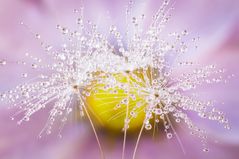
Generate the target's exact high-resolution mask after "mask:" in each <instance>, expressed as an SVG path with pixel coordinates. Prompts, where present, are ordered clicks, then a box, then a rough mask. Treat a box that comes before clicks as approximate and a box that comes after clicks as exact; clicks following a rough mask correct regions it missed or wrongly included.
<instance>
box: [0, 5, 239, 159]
mask: <svg viewBox="0 0 239 159" xmlns="http://www.w3.org/2000/svg"><path fill="white" fill-rule="evenodd" d="M175 2H176V4H175V10H173V11H172V13H173V17H172V20H171V21H170V23H169V25H168V27H167V30H171V31H181V30H183V29H187V30H188V31H189V32H190V33H191V35H190V36H191V37H194V36H195V37H197V36H198V35H199V36H200V38H201V39H200V41H199V42H198V45H199V49H198V50H193V51H191V52H190V53H189V54H188V55H187V57H186V58H189V59H197V61H198V62H199V63H201V64H211V63H213V64H217V65H218V66H219V67H222V68H225V69H226V70H227V72H226V74H225V78H226V77H227V75H230V74H235V77H234V78H232V79H230V80H229V82H228V84H218V85H215V86H214V85H213V86H211V87H205V89H203V92H202V96H205V97H207V98H211V99H215V100H217V101H218V103H222V102H224V104H218V105H217V107H219V108H220V109H221V110H223V111H224V112H225V113H226V115H227V117H228V118H229V121H230V123H231V127H232V130H230V131H227V130H224V129H223V128H222V126H221V125H219V124H217V123H214V122H210V121H206V120H205V121H203V120H198V121H197V120H196V122H197V123H198V125H200V126H202V127H204V128H206V130H207V131H208V133H209V139H208V141H209V145H210V151H209V153H203V152H202V150H201V143H200V141H198V139H197V137H193V136H190V135H189V131H188V130H187V129H185V128H184V127H182V128H181V129H180V128H179V129H178V130H177V132H178V133H179V135H180V136H181V139H182V141H183V145H184V146H185V149H186V154H185V155H184V154H183V153H182V151H181V149H180V147H179V145H178V143H177V141H176V139H172V140H166V139H164V134H162V135H161V136H163V137H160V139H157V141H156V142H155V141H153V140H152V138H151V137H148V136H144V137H142V140H141V142H140V146H139V150H138V153H137V159H172V158H178V159H215V158H216V159H237V158H238V156H239V124H238V121H239V107H238V106H239V105H238V104H239V98H238V94H239V79H238V73H239V69H238V68H239V9H238V6H239V1H238V0H227V1H226V0H210V1H209V0H200V1H192V0H175ZM160 4H161V1H158V0H154V1H153V0H152V1H146V0H145V1H143V0H139V1H136V4H135V6H134V10H135V14H138V13H140V12H144V13H145V14H146V18H148V19H150V18H151V16H152V14H153V13H155V12H156V10H157V9H158V8H159V6H160ZM125 5H126V1H119V0H118V1H116V0H101V1H100V0H85V2H84V7H85V15H86V17H88V18H89V19H91V20H92V21H94V22H96V23H98V25H99V27H100V29H101V31H102V32H104V31H106V30H105V29H104V28H105V27H108V26H109V25H111V22H113V23H114V24H116V25H117V26H118V27H119V29H120V30H124V26H125V21H124V20H125V17H124V15H125ZM80 6H81V2H80V1H77V0H51V1H50V0H49V1H48V0H21V1H19V0H0V59H7V60H8V61H9V62H8V65H6V66H5V67H0V91H4V90H7V89H10V88H12V87H14V86H16V85H17V84H19V83H20V82H22V81H24V80H23V79H21V78H20V77H19V76H20V75H21V73H22V72H24V71H28V70H30V69H29V68H25V67H19V66H17V65H15V64H14V63H13V62H11V61H16V60H21V59H24V57H23V55H24V54H25V52H26V51H29V52H30V53H31V54H33V55H34V56H38V57H42V58H45V59H46V56H45V55H44V52H43V51H42V50H41V49H40V46H39V44H38V42H37V41H36V40H34V38H33V37H32V36H31V35H30V34H29V31H27V30H26V29H24V28H23V27H22V26H20V25H19V24H18V23H19V22H20V21H21V20H23V21H24V22H26V23H27V24H28V25H29V26H30V27H31V28H32V30H34V32H39V33H40V34H41V36H42V38H43V39H44V40H45V41H47V42H50V43H52V44H55V45H58V44H61V38H60V34H59V33H57V31H56V29H55V27H56V24H58V23H59V24H64V25H66V26H69V28H71V27H74V26H75V20H76V16H75V15H74V14H73V13H72V10H73V9H74V8H80ZM107 13H108V14H109V15H110V16H109V17H111V19H110V18H108V19H107V18H106V19H104V18H102V17H104V16H106V15H107ZM33 75H34V73H32V76H33ZM13 113H14V110H9V109H7V106H6V105H3V104H1V105H0V159H79V158H87V159H92V158H100V156H99V150H98V146H97V144H96V140H95V138H94V135H93V132H92V130H91V129H90V128H89V127H88V126H87V125H88V123H77V122H71V124H69V125H67V126H66V127H65V129H64V130H63V138H62V139H57V137H56V136H57V132H56V133H55V134H53V135H51V136H47V137H44V138H43V139H41V140H38V139H37V136H38V133H39V132H40V131H41V129H42V128H43V126H44V123H45V120H46V117H47V112H46V111H45V112H40V113H38V114H37V115H34V116H33V118H32V120H31V121H30V122H28V123H25V124H23V125H21V126H17V124H16V121H11V120H10V116H11V115H12V114H13ZM72 121H73V119H72ZM100 136H101V140H102V141H103V142H102V143H103V147H104V150H105V153H106V158H107V159H118V158H121V151H122V148H121V147H122V139H117V140H116V139H114V138H110V137H107V136H103V135H102V134H100ZM215 140H217V143H215ZM134 142H135V141H134ZM134 142H131V141H130V140H129V141H128V142H127V151H126V157H127V158H131V156H132V149H133V146H134Z"/></svg>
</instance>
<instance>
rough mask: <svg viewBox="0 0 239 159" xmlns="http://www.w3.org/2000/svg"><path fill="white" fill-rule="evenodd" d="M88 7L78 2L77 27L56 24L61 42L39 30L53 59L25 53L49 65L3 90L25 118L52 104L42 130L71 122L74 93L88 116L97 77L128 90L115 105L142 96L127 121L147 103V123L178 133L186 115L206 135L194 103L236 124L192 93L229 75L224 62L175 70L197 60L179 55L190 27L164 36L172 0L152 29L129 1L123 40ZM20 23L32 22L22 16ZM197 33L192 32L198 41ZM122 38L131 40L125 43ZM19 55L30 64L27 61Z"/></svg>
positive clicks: (107, 86) (201, 111) (36, 63)
mask: <svg viewBox="0 0 239 159" xmlns="http://www.w3.org/2000/svg"><path fill="white" fill-rule="evenodd" d="M129 6H130V5H129ZM82 10H83V9H82ZM82 10H79V11H78V10H75V12H76V13H77V14H78V13H79V18H78V19H77V25H78V29H77V30H70V29H69V28H67V27H64V26H61V25H57V27H56V28H57V29H58V30H59V31H60V32H61V34H62V35H63V36H64V38H65V40H66V43H64V44H63V45H62V46H61V48H60V49H59V47H55V46H52V45H49V44H47V43H45V42H43V41H42V40H41V38H42V37H41V36H40V34H34V36H35V38H36V39H37V40H39V41H40V44H41V46H42V47H43V49H44V51H45V52H46V53H47V56H49V57H51V60H52V61H51V63H46V62H44V61H43V60H42V59H40V58H36V57H33V56H31V55H30V54H29V53H26V57H29V58H31V59H32V63H31V64H30V66H31V67H32V69H34V70H37V69H38V70H42V71H45V72H46V73H45V74H44V73H43V74H42V73H41V74H39V75H38V76H36V77H34V78H33V79H29V80H28V81H27V82H26V83H24V84H20V85H18V86H17V87H16V88H14V89H12V90H9V91H6V92H5V93H1V94H0V99H1V100H2V101H5V102H7V103H10V104H13V105H14V106H16V107H18V108H19V109H20V111H19V112H17V113H16V114H15V115H18V114H23V118H22V119H21V120H19V121H18V123H19V124H21V122H22V121H29V119H30V117H31V116H32V115H33V114H34V113H36V112H38V111H39V110H41V109H44V108H46V107H51V110H50V115H49V118H48V121H47V123H46V126H45V127H44V129H43V131H42V132H45V133H47V134H50V133H51V131H52V127H53V124H54V123H55V121H56V119H59V118H60V121H61V122H62V125H64V124H65V122H66V121H67V118H68V116H69V114H70V113H71V112H72V110H73V108H72V107H73V104H72V103H73V102H72V101H73V100H76V101H78V105H79V110H80V115H81V116H84V114H85V112H86V110H87V107H86V105H85V97H86V96H90V95H94V94H97V90H95V89H94V84H95V83H97V84H101V85H102V88H101V89H104V90H111V92H112V94H115V95H116V97H117V94H118V90H123V92H124V93H125V94H126V96H125V97H123V98H122V101H121V102H120V103H117V104H116V105H115V108H114V109H115V110H117V109H122V110H125V109H126V106H127V105H128V104H129V103H130V101H137V102H136V103H135V104H134V105H133V106H131V107H132V110H131V111H130V112H129V114H128V115H126V118H125V127H124V129H127V128H129V127H130V120H131V119H132V118H137V113H139V112H140V111H143V112H144V113H145V119H144V122H143V123H142V125H143V126H144V128H145V129H146V130H151V129H152V127H153V126H152V124H153V123H154V122H155V123H160V122H161V121H162V123H163V125H164V128H165V132H166V134H167V135H166V136H167V138H169V139H170V138H172V137H173V135H174V134H175V135H176V132H175V129H174V127H173V123H174V122H176V123H180V122H181V121H184V123H186V125H187V126H188V128H189V129H190V130H191V133H192V134H197V135H198V136H199V137H200V138H202V140H204V139H206V135H205V131H204V130H202V129H199V128H198V127H197V126H196V125H195V124H194V123H193V122H192V121H191V120H190V118H189V117H188V115H187V111H193V112H196V113H197V114H198V115H199V116H200V117H202V118H208V119H210V120H216V121H219V122H220V123H222V124H224V125H225V128H228V129H229V125H228V121H227V119H226V118H225V117H224V114H223V113H222V112H221V111H219V110H217V109H216V108H214V107H213V103H212V102H205V101H200V100H197V99H195V98H194V97H191V96H188V95H186V93H185V92H187V91H189V90H192V89H195V88H197V87H198V86H199V85H202V84H204V83H217V82H224V81H225V80H223V78H222V77H221V76H220V74H221V73H223V72H224V70H223V69H221V70H220V69H217V68H216V67H215V66H214V65H210V66H206V67H202V68H197V69H194V70H193V71H191V73H183V74H182V75H181V76H178V77H177V78H175V76H173V72H174V71H175V70H177V68H179V67H184V66H195V64H194V63H193V62H192V61H178V59H179V57H181V56H182V55H183V54H185V53H186V52H187V50H188V48H189V46H188V45H189V44H187V43H186V42H185V41H186V37H187V35H188V31H187V30H184V31H182V32H180V33H178V32H173V33H170V34H168V35H167V36H166V37H165V38H164V37H162V36H161V33H162V31H163V28H164V27H165V26H166V24H167V22H168V20H169V19H170V17H171V15H170V10H172V8H171V7H169V4H168V1H165V2H164V3H163V5H162V6H161V7H160V8H159V10H158V12H157V13H156V14H155V15H154V16H153V21H152V23H151V24H150V25H149V27H148V29H147V30H143V29H142V28H143V27H142V25H143V20H144V18H145V15H140V16H139V17H135V16H132V15H131V12H130V8H127V12H126V16H127V17H128V18H129V19H131V20H130V21H129V22H128V23H127V30H126V37H125V38H124V37H123V36H122V34H121V33H120V32H119V31H117V27H116V26H114V25H112V26H110V28H109V33H110V34H111V35H113V36H114V37H115V38H116V41H117V44H111V42H110V41H109V40H108V38H107V37H106V36H105V35H103V34H101V33H100V32H99V31H98V30H97V25H95V24H93V23H92V22H90V21H87V22H85V21H84V18H83V16H82ZM21 24H22V25H24V26H26V25H25V24H24V23H23V22H22V23H21ZM129 28H130V29H129ZM196 39H197V38H193V39H192V41H196ZM123 41H126V42H127V44H126V45H124V43H123ZM172 55H173V56H172ZM167 59H170V61H171V59H173V60H175V61H178V65H177V66H176V67H175V66H173V65H172V64H171V63H170V62H168V61H167ZM17 63H18V64H23V65H28V63H26V62H24V61H19V62H17ZM6 64H7V61H6V60H0V66H5V65H6ZM115 74H123V76H124V77H126V78H127V79H128V82H126V83H122V82H119V81H118V80H117V77H116V75H115ZM217 75H219V76H217ZM22 77H23V78H28V74H27V73H23V74H22ZM86 88H87V89H86ZM139 97H140V98H141V99H140V100H138V98H139ZM15 115H14V116H13V119H14V117H15ZM116 117H117V116H116ZM152 120H153V122H152ZM172 120H174V121H172ZM40 136H41V134H40Z"/></svg>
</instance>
